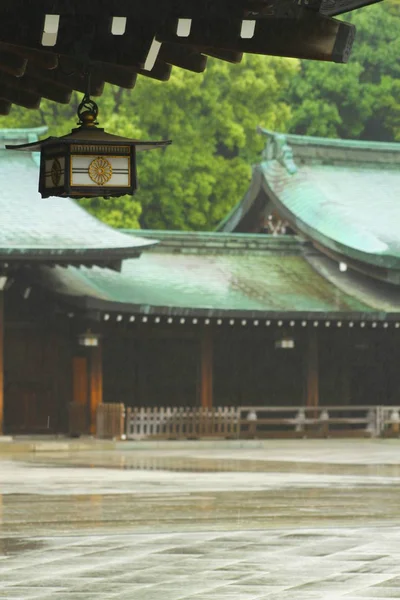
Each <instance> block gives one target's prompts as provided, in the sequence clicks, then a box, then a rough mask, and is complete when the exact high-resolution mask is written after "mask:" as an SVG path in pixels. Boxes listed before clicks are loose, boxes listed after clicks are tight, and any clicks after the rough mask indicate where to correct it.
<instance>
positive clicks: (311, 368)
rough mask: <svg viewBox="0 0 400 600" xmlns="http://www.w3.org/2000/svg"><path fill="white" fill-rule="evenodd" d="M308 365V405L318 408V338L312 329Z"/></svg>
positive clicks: (309, 334)
mask: <svg viewBox="0 0 400 600" xmlns="http://www.w3.org/2000/svg"><path fill="white" fill-rule="evenodd" d="M306 356H307V363H306V405H307V406H308V407H310V408H318V405H319V376H318V337H317V332H316V331H315V329H310V330H309V332H308V339H307V355H306Z"/></svg>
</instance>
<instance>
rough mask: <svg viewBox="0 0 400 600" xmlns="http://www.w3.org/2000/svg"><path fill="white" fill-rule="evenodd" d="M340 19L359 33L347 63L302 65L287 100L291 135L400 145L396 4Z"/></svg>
mask: <svg viewBox="0 0 400 600" xmlns="http://www.w3.org/2000/svg"><path fill="white" fill-rule="evenodd" d="M343 18H344V20H346V21H350V22H352V23H353V24H354V25H355V26H356V28H357V36H356V41H355V44H354V47H353V53H352V56H351V58H350V61H349V63H348V64H347V65H337V64H331V63H317V62H312V61H310V62H308V61H302V63H301V69H300V70H299V72H298V74H297V76H296V77H294V78H293V80H292V83H291V86H290V93H289V96H288V99H289V102H290V104H291V105H292V107H293V112H292V120H291V123H290V130H291V131H293V132H296V133H301V134H308V135H321V136H328V137H343V138H360V139H370V140H381V141H392V140H400V62H399V56H400V35H399V31H400V2H399V0H385V2H382V3H380V4H375V5H372V6H370V7H367V8H363V9H361V10H358V11H354V12H353V13H350V14H347V15H344V17H343Z"/></svg>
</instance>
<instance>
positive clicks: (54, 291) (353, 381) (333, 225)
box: [0, 129, 400, 433]
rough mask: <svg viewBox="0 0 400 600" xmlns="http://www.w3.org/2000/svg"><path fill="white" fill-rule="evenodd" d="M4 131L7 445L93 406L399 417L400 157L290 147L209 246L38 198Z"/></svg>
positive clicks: (2, 384) (0, 340)
mask: <svg viewBox="0 0 400 600" xmlns="http://www.w3.org/2000/svg"><path fill="white" fill-rule="evenodd" d="M43 133H44V129H27V130H2V131H0V430H1V431H2V432H3V433H22V432H24V433H44V432H52V433H58V432H67V431H68V414H69V406H70V405H71V403H75V404H79V405H81V406H82V407H84V411H85V414H86V418H87V422H86V427H87V432H91V433H94V432H95V422H96V410H97V408H98V406H99V404H100V403H102V402H105V403H114V402H116V403H123V404H124V405H125V406H131V407H135V406H144V407H146V406H164V407H167V406H170V407H173V406H203V407H211V406H238V405H240V406H254V405H256V406H308V407H311V406H313V407H317V406H329V405H336V406H337V405H343V406H347V405H352V406H353V405H354V406H357V405H379V404H382V405H383V404H384V405H396V404H399V403H400V370H399V368H398V365H399V362H400V352H399V340H400V233H399V230H398V222H399V220H400V204H399V199H400V144H394V143H393V144H389V143H376V142H359V141H351V140H337V139H334V140H332V139H323V138H312V137H302V136H296V135H282V134H278V133H274V132H270V131H265V130H260V133H261V135H264V136H265V139H266V146H265V150H264V153H263V156H262V157H261V158H260V163H259V164H257V165H255V166H254V168H253V176H252V180H251V183H250V185H249V188H248V191H247V193H246V194H245V196H244V198H243V199H242V200H241V201H240V202H239V203H238V204H237V205H236V206H235V207H234V208H233V210H232V211H231V213H230V214H229V215H228V216H227V217H226V218H225V220H224V221H223V223H221V224H220V226H219V228H218V231H214V232H207V233H203V232H175V231H126V230H124V231H121V230H120V231H118V230H115V229H112V228H110V227H108V226H107V225H105V224H103V223H101V222H100V221H98V220H97V219H96V218H94V217H93V216H91V215H89V214H88V213H87V212H85V210H83V209H82V208H80V207H79V206H78V205H77V204H76V203H75V202H74V201H72V200H70V199H68V198H50V199H42V198H41V197H40V196H39V194H38V193H37V191H36V190H37V181H38V169H39V167H38V160H37V156H36V155H35V154H30V153H19V152H12V151H5V150H4V146H5V144H10V143H25V142H26V143H27V142H32V141H35V140H36V139H38V136H39V135H42V134H43Z"/></svg>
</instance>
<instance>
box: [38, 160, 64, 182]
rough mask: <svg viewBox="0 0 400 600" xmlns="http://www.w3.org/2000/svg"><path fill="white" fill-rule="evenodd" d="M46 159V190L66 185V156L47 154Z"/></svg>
mask: <svg viewBox="0 0 400 600" xmlns="http://www.w3.org/2000/svg"><path fill="white" fill-rule="evenodd" d="M42 160H44V187H45V189H46V190H52V189H57V188H60V187H64V184H65V156H61V155H53V156H49V155H47V156H46V155H45V156H44V157H43V158H42Z"/></svg>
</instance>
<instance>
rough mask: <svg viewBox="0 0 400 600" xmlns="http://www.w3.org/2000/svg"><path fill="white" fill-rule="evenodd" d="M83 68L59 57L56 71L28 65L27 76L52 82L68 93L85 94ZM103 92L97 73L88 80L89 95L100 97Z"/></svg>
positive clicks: (74, 62)
mask: <svg viewBox="0 0 400 600" xmlns="http://www.w3.org/2000/svg"><path fill="white" fill-rule="evenodd" d="M83 70H84V69H83V66H82V65H80V64H78V63H77V62H76V61H73V60H71V59H69V58H68V57H60V63H59V66H58V67H57V69H53V70H51V71H50V70H46V69H39V68H38V67H35V66H33V65H30V64H28V67H27V70H26V72H27V74H28V75H30V76H31V77H33V78H34V79H36V80H40V81H49V82H53V83H54V84H55V85H56V86H57V85H58V86H59V89H60V91H61V86H62V87H63V88H64V90H65V91H66V92H67V91H68V92H69V91H70V90H71V89H73V90H77V91H78V92H82V93H83V94H84V93H85V78H84V76H83ZM103 90H104V80H103V79H101V78H100V76H99V75H98V73H94V74H93V76H92V77H91V78H90V94H91V95H92V96H101V94H102V93H103Z"/></svg>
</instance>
